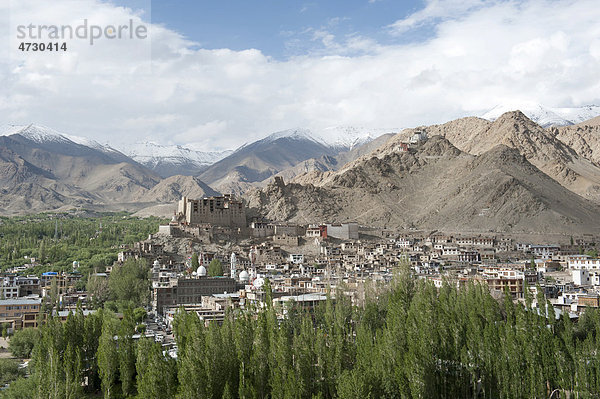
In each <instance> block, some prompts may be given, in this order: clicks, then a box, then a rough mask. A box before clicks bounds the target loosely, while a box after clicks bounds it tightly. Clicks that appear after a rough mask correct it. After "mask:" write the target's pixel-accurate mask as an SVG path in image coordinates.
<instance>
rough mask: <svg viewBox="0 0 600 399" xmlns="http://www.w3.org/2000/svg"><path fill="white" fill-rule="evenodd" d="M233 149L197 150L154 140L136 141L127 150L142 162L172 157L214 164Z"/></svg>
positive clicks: (154, 161)
mask: <svg viewBox="0 0 600 399" xmlns="http://www.w3.org/2000/svg"><path fill="white" fill-rule="evenodd" d="M231 152H232V151H230V150H226V151H208V152H204V151H196V150H192V149H190V148H187V147H184V146H181V145H160V144H157V143H155V142H152V141H144V142H140V143H135V144H134V145H132V146H130V147H128V148H127V150H125V153H126V154H127V155H129V156H130V157H131V158H133V159H135V160H136V161H138V162H141V163H144V164H145V163H149V164H152V163H156V162H158V161H159V160H164V159H170V160H171V161H173V162H177V161H178V160H183V159H186V160H189V161H192V162H194V163H197V164H202V165H206V164H212V163H215V162H217V161H218V160H220V159H222V158H224V157H226V156H227V155H229V154H231Z"/></svg>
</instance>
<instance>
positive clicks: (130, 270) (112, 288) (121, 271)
mask: <svg viewBox="0 0 600 399" xmlns="http://www.w3.org/2000/svg"><path fill="white" fill-rule="evenodd" d="M148 270H150V269H149V267H148V264H147V262H146V260H145V259H138V260H136V259H129V260H127V261H126V262H125V263H123V265H121V266H116V267H114V268H113V271H112V272H111V273H110V277H109V279H108V290H109V297H110V299H112V300H114V301H117V302H121V303H128V304H131V305H132V306H135V307H138V306H142V305H145V304H146V303H147V302H148V298H149V295H150V281H149V280H148Z"/></svg>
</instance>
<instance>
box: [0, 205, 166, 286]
mask: <svg viewBox="0 0 600 399" xmlns="http://www.w3.org/2000/svg"><path fill="white" fill-rule="evenodd" d="M57 222H58V237H56V236H55V234H54V232H55V226H56V224H57ZM161 222H165V220H161V219H158V218H146V219H139V218H134V217H131V216H129V214H127V213H124V212H120V213H105V214H100V215H98V216H96V217H82V216H79V215H75V214H69V213H49V214H38V215H28V216H18V217H10V218H0V237H1V238H0V265H2V269H3V270H5V269H6V268H8V267H14V266H22V265H23V264H25V263H29V259H26V258H25V257H34V258H36V261H37V262H38V263H39V264H40V266H35V267H33V268H31V269H29V270H27V271H26V273H27V274H38V275H39V274H41V273H42V272H46V271H71V270H72V268H73V261H75V260H76V261H79V263H80V267H79V271H80V272H82V273H83V274H84V276H85V277H87V275H88V274H89V273H90V272H93V271H94V270H96V271H98V272H101V271H104V268H105V267H106V266H109V265H112V264H113V262H114V261H116V260H117V252H118V248H119V245H122V244H133V243H134V242H136V241H140V240H143V239H145V238H146V237H148V234H152V233H155V232H156V231H157V230H158V225H159V224H160V223H161ZM100 225H102V228H100Z"/></svg>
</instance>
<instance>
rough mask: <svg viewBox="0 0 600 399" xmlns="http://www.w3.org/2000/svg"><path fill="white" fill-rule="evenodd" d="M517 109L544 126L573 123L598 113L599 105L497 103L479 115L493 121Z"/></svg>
mask: <svg viewBox="0 0 600 399" xmlns="http://www.w3.org/2000/svg"><path fill="white" fill-rule="evenodd" d="M517 109H518V110H520V111H521V112H523V113H524V114H525V115H526V116H527V117H528V118H529V119H531V120H532V121H533V122H535V123H537V124H538V125H540V126H541V127H544V128H547V127H552V126H569V125H575V124H577V123H581V122H584V121H587V120H589V119H592V118H594V117H596V116H598V115H600V106H598V105H586V106H583V107H575V108H549V107H544V106H542V105H539V104H538V105H529V106H508V105H498V106H496V107H494V108H492V109H491V110H489V111H488V112H486V113H485V114H483V115H482V116H481V117H482V118H484V119H487V120H489V121H492V122H493V121H494V120H496V119H497V118H498V117H500V116H501V115H503V114H505V113H506V112H510V111H515V110H517Z"/></svg>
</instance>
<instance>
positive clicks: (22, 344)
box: [8, 328, 40, 359]
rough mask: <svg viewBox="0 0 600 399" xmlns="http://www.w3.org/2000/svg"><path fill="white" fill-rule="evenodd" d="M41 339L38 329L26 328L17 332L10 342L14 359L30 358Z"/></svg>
mask: <svg viewBox="0 0 600 399" xmlns="http://www.w3.org/2000/svg"><path fill="white" fill-rule="evenodd" d="M39 339H40V334H39V331H38V329H37V328H24V329H22V330H17V331H15V333H14V334H13V336H12V337H10V340H9V341H8V348H9V349H10V352H11V353H12V354H13V356H14V357H19V358H22V359H25V358H29V357H30V356H31V351H32V350H33V346H34V345H35V343H36V342H37V341H38V340H39Z"/></svg>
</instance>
